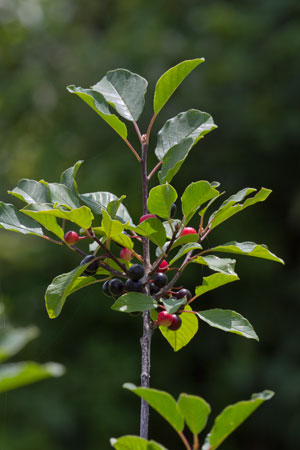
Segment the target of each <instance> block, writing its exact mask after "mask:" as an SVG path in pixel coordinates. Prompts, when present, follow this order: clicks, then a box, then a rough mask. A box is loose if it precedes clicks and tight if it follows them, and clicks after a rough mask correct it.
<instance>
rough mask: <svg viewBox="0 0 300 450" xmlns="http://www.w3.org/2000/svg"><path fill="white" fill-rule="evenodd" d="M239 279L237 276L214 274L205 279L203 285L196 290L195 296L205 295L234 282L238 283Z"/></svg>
mask: <svg viewBox="0 0 300 450" xmlns="http://www.w3.org/2000/svg"><path fill="white" fill-rule="evenodd" d="M238 279H239V277H238V276H237V275H229V274H226V273H214V274H212V275H209V276H208V277H203V283H202V284H201V285H200V286H197V287H196V289H195V294H196V295H197V297H199V296H200V295H203V294H205V293H206V292H208V291H211V290H213V289H217V288H218V287H220V286H224V285H225V284H227V283H231V282H232V281H237V280H238Z"/></svg>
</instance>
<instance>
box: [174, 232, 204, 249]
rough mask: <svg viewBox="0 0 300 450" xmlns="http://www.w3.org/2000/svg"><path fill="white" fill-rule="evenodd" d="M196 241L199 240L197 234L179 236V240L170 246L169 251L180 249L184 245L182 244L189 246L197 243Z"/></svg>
mask: <svg viewBox="0 0 300 450" xmlns="http://www.w3.org/2000/svg"><path fill="white" fill-rule="evenodd" d="M198 240H199V234H195V233H191V234H186V235H185V236H180V237H179V238H177V239H176V241H175V242H174V244H173V245H172V247H171V250H173V249H174V248H176V247H180V246H181V245H184V244H191V243H192V242H195V243H197V241H198Z"/></svg>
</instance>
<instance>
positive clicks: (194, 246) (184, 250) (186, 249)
mask: <svg viewBox="0 0 300 450" xmlns="http://www.w3.org/2000/svg"><path fill="white" fill-rule="evenodd" d="M172 248H174V247H172ZM201 249H202V246H201V245H200V244H198V242H194V243H191V244H184V245H183V246H182V247H181V249H180V250H179V251H178V253H177V254H176V255H175V256H174V258H172V259H171V261H170V265H172V264H174V262H175V261H177V260H178V259H180V258H181V257H182V256H184V255H185V254H186V253H188V252H190V251H192V250H201Z"/></svg>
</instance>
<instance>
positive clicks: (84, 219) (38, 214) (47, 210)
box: [21, 203, 94, 231]
mask: <svg viewBox="0 0 300 450" xmlns="http://www.w3.org/2000/svg"><path fill="white" fill-rule="evenodd" d="M21 211H22V212H23V213H24V214H27V215H28V216H31V217H33V218H36V219H35V220H37V221H44V222H45V223H46V221H47V219H46V217H45V218H43V216H47V215H49V216H54V217H58V218H60V219H66V220H70V221H71V222H73V223H75V224H76V225H78V226H79V227H80V228H83V229H85V230H86V229H87V228H90V226H91V224H92V221H93V219H94V216H93V214H92V212H91V210H90V209H89V208H88V207H87V206H81V207H80V208H76V209H71V210H64V209H61V208H59V207H57V208H53V206H52V205H51V204H49V203H48V204H47V203H44V204H39V203H33V204H31V205H27V206H26V207H25V208H24V209H22V210H21ZM50 223H51V222H50ZM57 231H58V230H57Z"/></svg>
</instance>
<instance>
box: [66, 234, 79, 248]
mask: <svg viewBox="0 0 300 450" xmlns="http://www.w3.org/2000/svg"><path fill="white" fill-rule="evenodd" d="M64 240H65V242H66V243H67V244H69V245H73V244H76V242H77V241H78V240H79V236H78V233H76V231H68V232H67V233H66V234H65V237H64Z"/></svg>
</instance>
